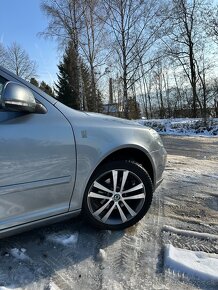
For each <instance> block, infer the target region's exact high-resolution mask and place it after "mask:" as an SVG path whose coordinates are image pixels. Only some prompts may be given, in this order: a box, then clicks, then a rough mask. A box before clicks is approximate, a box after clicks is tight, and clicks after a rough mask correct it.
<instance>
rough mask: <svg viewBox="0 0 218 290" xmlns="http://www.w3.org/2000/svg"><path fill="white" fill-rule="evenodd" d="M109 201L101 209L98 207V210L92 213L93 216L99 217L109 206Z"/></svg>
mask: <svg viewBox="0 0 218 290" xmlns="http://www.w3.org/2000/svg"><path fill="white" fill-rule="evenodd" d="M110 202H111V199H109V200H108V201H107V202H106V203H105V204H104V205H103V206H102V207H100V208H99V209H98V210H96V211H95V212H93V215H94V216H99V215H100V214H101V213H102V212H103V210H104V209H105V208H106V207H107V206H108V205H109V204H110Z"/></svg>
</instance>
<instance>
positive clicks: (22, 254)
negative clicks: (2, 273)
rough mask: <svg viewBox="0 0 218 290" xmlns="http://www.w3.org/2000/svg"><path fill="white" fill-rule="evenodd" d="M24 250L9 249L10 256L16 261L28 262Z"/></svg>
mask: <svg viewBox="0 0 218 290" xmlns="http://www.w3.org/2000/svg"><path fill="white" fill-rule="evenodd" d="M25 252H26V249H23V248H22V249H17V248H14V249H11V250H10V254H11V255H12V256H13V257H14V258H16V259H18V260H29V259H30V258H29V257H28V256H27V255H26V254H25Z"/></svg>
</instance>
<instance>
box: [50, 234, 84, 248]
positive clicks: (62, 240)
mask: <svg viewBox="0 0 218 290" xmlns="http://www.w3.org/2000/svg"><path fill="white" fill-rule="evenodd" d="M78 236H79V234H78V233H74V234H66V233H63V234H53V235H49V236H48V238H47V239H48V240H50V241H52V242H55V243H58V244H61V245H63V246H68V245H72V244H76V243H77V241H78Z"/></svg>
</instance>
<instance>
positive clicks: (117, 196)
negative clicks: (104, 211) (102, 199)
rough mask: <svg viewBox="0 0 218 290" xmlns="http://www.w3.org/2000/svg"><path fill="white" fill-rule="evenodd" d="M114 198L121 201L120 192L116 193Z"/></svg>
mask: <svg viewBox="0 0 218 290" xmlns="http://www.w3.org/2000/svg"><path fill="white" fill-rule="evenodd" d="M113 199H114V201H119V200H120V194H119V193H117V194H114V197H113Z"/></svg>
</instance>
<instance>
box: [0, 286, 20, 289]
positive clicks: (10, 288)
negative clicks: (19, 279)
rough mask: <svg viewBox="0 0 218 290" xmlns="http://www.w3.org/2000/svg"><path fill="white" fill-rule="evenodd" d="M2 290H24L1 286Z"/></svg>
mask: <svg viewBox="0 0 218 290" xmlns="http://www.w3.org/2000/svg"><path fill="white" fill-rule="evenodd" d="M0 290H22V288H15V287H13V286H11V288H8V287H4V286H0Z"/></svg>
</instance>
